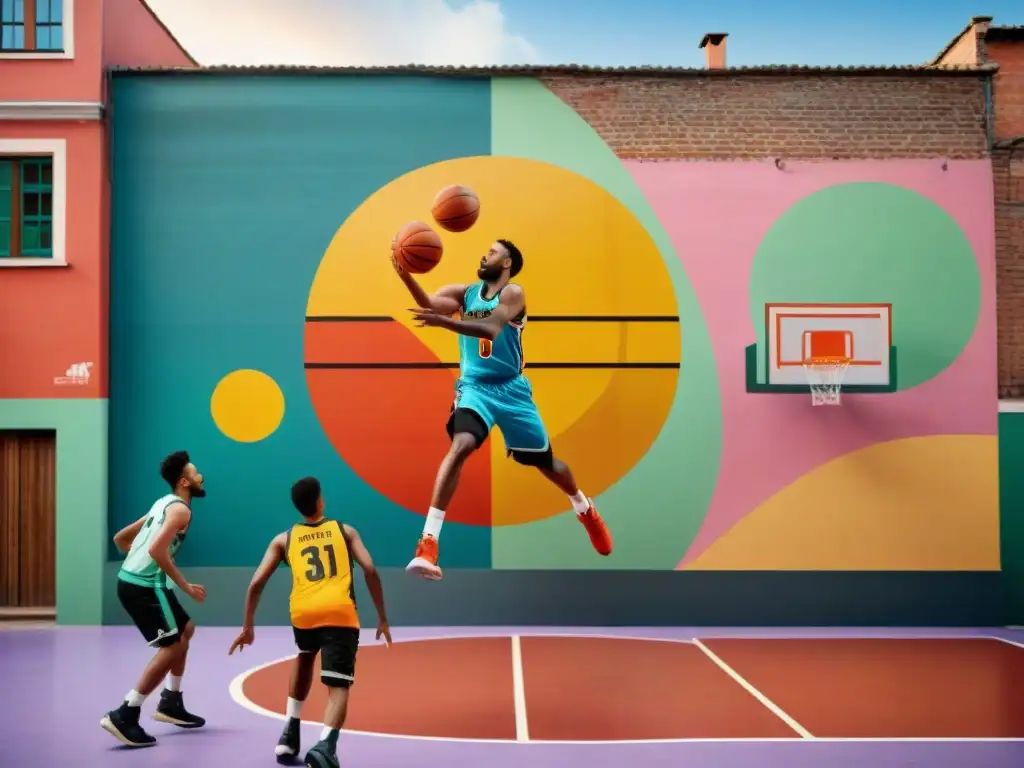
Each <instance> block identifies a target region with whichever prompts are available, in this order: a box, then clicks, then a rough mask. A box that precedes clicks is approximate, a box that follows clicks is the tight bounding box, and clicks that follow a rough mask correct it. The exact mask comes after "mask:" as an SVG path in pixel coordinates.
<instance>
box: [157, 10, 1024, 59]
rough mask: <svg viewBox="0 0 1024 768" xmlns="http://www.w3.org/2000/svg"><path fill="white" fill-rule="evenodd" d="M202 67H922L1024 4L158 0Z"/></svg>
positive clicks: (1007, 19) (1020, 16)
mask: <svg viewBox="0 0 1024 768" xmlns="http://www.w3.org/2000/svg"><path fill="white" fill-rule="evenodd" d="M148 2H149V4H150V6H151V7H152V8H153V10H154V11H156V12H157V13H158V14H159V16H160V17H161V18H162V19H163V21H164V22H165V23H166V24H167V26H168V27H169V28H170V29H171V30H172V31H173V32H174V33H175V35H176V36H177V37H178V39H179V40H181V42H182V44H184V45H185V47H186V48H188V49H189V50H190V51H191V52H192V54H193V55H194V56H195V57H196V58H197V59H198V60H199V61H200V63H202V64H293V65H331V66H346V65H389V64H390V65H396V64H397V65H400V64H410V63H415V64H451V65H460V64H462V65H493V64H540V63H544V64H559V63H578V64H596V65H605V66H637V65H642V64H654V65H675V66H694V67H699V66H703V61H704V59H703V52H702V51H700V50H699V49H698V48H697V43H698V41H699V40H700V38H701V36H702V35H703V34H704V33H705V32H728V33H729V34H730V37H729V40H728V52H729V53H728V57H729V61H728V64H729V65H731V66H737V65H756V64H809V65H829V64H832V65H850V64H919V63H923V62H925V61H927V60H929V59H931V58H932V57H934V56H935V54H936V53H938V51H939V50H940V49H941V48H942V47H943V45H945V43H946V42H947V41H948V40H949V39H950V38H952V37H953V36H954V35H955V34H957V33H958V32H959V31H960V29H961V28H962V27H963V26H964V25H965V24H966V23H967V21H968V19H970V17H971V16H974V15H979V14H985V15H990V16H995V17H996V23H997V24H1024V2H1022V0H983V2H981V1H980V0H899V2H892V0H857V2H855V3H852V2H851V3H838V2H836V3H827V2H821V0H817V1H815V0H715V1H714V2H707V0H705V1H704V2H695V1H694V0H148Z"/></svg>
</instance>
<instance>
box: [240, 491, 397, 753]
mask: <svg viewBox="0 0 1024 768" xmlns="http://www.w3.org/2000/svg"><path fill="white" fill-rule="evenodd" d="M292 503H293V504H294V505H295V508H296V509H298V510H299V513H300V514H301V515H302V517H303V520H302V522H301V523H297V524H296V525H294V526H292V528H291V530H289V531H286V532H285V533H281V534H278V535H277V536H275V537H274V539H273V541H271V542H270V546H269V547H268V548H267V552H266V554H265V555H264V556H263V562H262V563H260V566H259V568H257V569H256V573H255V574H254V575H253V577H252V582H251V583H250V584H249V591H248V593H247V594H246V596H245V620H244V624H243V626H242V632H241V634H239V635H238V637H237V638H236V639H235V642H234V643H233V644H232V645H231V650H230V651H228V655H229V656H230V655H231V654H233V653H234V652H235V649H238V650H241V649H242V648H244V647H245V646H246V645H252V643H253V641H254V640H255V630H254V624H255V620H256V606H257V605H258V604H259V601H260V596H261V595H262V594H263V588H264V587H265V586H266V585H267V582H268V581H269V580H270V577H271V575H272V574H273V573H274V571H275V570H277V567H278V566H279V565H280V564H281V563H287V565H288V567H289V568H290V569H291V572H292V591H291V598H290V600H289V608H290V609H291V619H292V628H293V631H294V634H295V645H296V646H297V648H298V651H299V652H298V655H297V656H296V657H295V662H294V665H293V667H292V679H291V684H290V687H289V693H288V723H287V724H286V725H285V728H284V733H282V734H281V739H280V740H279V741H278V743H277V749H276V754H277V762H278V763H281V764H288V763H291V762H292V761H293V760H294V759H295V758H296V757H297V756H298V753H299V748H300V744H299V722H300V714H301V710H302V703H303V702H304V701H305V700H306V697H307V696H308V695H309V689H310V687H311V686H312V684H313V662H314V661H315V660H316V655H317V653H319V654H320V655H321V656H320V667H321V669H320V681H321V682H322V683H323V684H324V685H326V686H327V688H328V691H329V696H328V699H327V710H326V712H325V713H324V724H325V727H324V730H323V733H321V734H320V741H319V742H318V743H317V744H315V745H314V746H313V747H312V748H311V749H310V750H309V752H307V753H306V759H305V763H306V765H307V766H309V768H339V765H338V755H337V749H338V732H339V731H340V730H341V727H342V725H344V723H345V714H346V711H347V710H348V690H349V687H350V686H351V685H352V683H353V682H354V681H355V671H356V652H357V651H358V650H359V613H358V611H357V610H356V596H355V585H354V583H353V581H352V576H353V573H352V561H353V560H355V562H356V563H358V564H359V567H360V568H362V569H363V578H365V579H366V586H367V588H368V589H369V591H370V597H371V598H373V605H374V607H375V608H376V609H377V639H378V640H380V638H381V637H383V638H384V641H385V642H386V643H387V644H388V645H391V630H390V628H389V627H388V619H387V612H386V611H385V609H384V588H383V586H382V585H381V583H380V575H379V574H378V573H377V569H376V568H375V567H374V565H373V559H372V558H371V557H370V553H369V552H368V551H367V550H366V546H365V545H364V544H363V540H362V539H361V538H360V537H359V532H358V531H356V529H355V528H353V527H352V526H350V525H343V524H342V523H339V522H338V521H337V520H331V519H328V518H326V517H324V498H323V494H322V493H321V491H320V481H318V480H317V479H316V478H315V477H304V478H303V479H301V480H299V481H298V482H297V483H295V485H293V486H292Z"/></svg>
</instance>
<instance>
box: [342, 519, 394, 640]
mask: <svg viewBox="0 0 1024 768" xmlns="http://www.w3.org/2000/svg"><path fill="white" fill-rule="evenodd" d="M341 531H342V534H343V535H344V536H345V542H346V543H347V544H348V551H349V553H350V554H351V555H352V559H353V560H355V561H356V563H358V564H359V567H360V568H362V569H363V578H364V579H366V588H367V589H368V590H369V591H370V598H371V599H372V600H373V607H374V608H376V609H377V639H378V640H380V638H381V637H382V636H383V637H384V640H385V641H386V642H387V644H388V645H391V629H390V627H389V625H388V612H387V609H386V608H385V607H384V585H383V584H382V583H381V581H380V574H379V573H378V572H377V566H375V565H374V564H373V558H372V557H370V551H369V550H368V549H367V548H366V545H365V544H363V539H362V537H361V536H360V535H359V531H357V530H356V529H355V528H353V527H352V526H351V525H344V526H342V529H341Z"/></svg>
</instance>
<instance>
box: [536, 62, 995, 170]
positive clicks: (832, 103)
mask: <svg viewBox="0 0 1024 768" xmlns="http://www.w3.org/2000/svg"><path fill="white" fill-rule="evenodd" d="M542 79H543V82H544V83H545V84H546V85H547V86H548V87H549V88H550V89H551V90H552V91H553V92H554V93H556V94H557V95H558V96H559V97H560V98H561V99H563V100H564V101H565V102H566V103H568V104H569V105H570V106H571V107H572V108H573V109H575V110H576V111H577V112H578V113H579V114H580V115H582V116H583V117H584V118H585V119H586V120H587V122H589V123H590V124H591V125H592V126H593V127H594V129H595V130H596V131H597V132H598V133H599V134H600V135H601V137H602V138H603V139H604V140H605V141H606V142H607V143H608V144H609V146H611V147H612V149H614V150H615V152H616V153H617V154H618V155H619V156H620V157H622V158H631V159H651V160H658V159H692V160H707V159H716V160H718V159H720V160H732V159H758V158H770V157H781V158H783V159H786V158H791V159H796V158H809V159H822V160H830V159H834V158H838V159H847V158H896V157H899V158H911V157H949V158H976V157H983V156H984V155H985V153H986V134H985V96H984V89H983V85H982V83H983V80H984V77H983V76H982V75H980V74H978V75H973V74H972V75H946V76H936V75H920V74H909V73H903V74H900V73H894V74H893V75H848V74H837V73H832V74H828V73H825V74H822V73H818V74H814V73H803V72H799V71H794V72H793V73H791V74H772V75H766V76H757V75H748V74H743V75H724V76H722V75H716V76H710V77H702V76H699V75H697V76H692V77H686V76H683V77H679V76H677V77H634V76H614V77H609V76H597V75H594V76H587V75H583V76H580V75H577V76H548V77H544V78H542Z"/></svg>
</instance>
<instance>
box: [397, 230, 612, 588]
mask: <svg viewBox="0 0 1024 768" xmlns="http://www.w3.org/2000/svg"><path fill="white" fill-rule="evenodd" d="M392 264H393V265H394V267H395V271H396V272H398V275H399V277H400V278H401V279H402V282H404V283H405V286H406V288H408V289H409V293H411V294H412V297H413V299H414V300H415V301H416V303H417V304H418V305H419V306H420V309H418V310H413V313H414V314H415V316H416V321H417V326H418V327H433V328H444V329H445V330H449V331H453V332H455V333H457V334H459V379H458V381H457V382H456V383H455V402H454V403H453V404H452V408H451V413H450V414H449V416H448V425H447V428H448V435H449V437H450V438H451V441H452V443H451V448H450V449H449V450H448V455H447V456H445V458H444V461H442V462H441V467H440V469H438V471H437V479H436V480H435V482H434V493H433V496H432V498H431V501H430V509H429V510H428V512H427V521H426V524H425V525H424V527H423V535H422V536H421V537H420V541H419V544H418V545H417V547H416V554H415V556H414V557H413V559H412V561H411V562H410V563H409V565H408V566H406V570H407V571H409V572H410V573H415V574H417V575H419V576H422V577H424V578H427V579H432V580H437V579H440V578H441V569H440V568H439V567H438V565H437V560H438V537H439V536H440V534H441V524H442V523H443V522H444V513H445V509H446V508H447V507H448V504H449V503H450V502H451V500H452V497H453V496H454V494H455V489H456V487H457V485H458V482H459V473H460V471H461V469H462V465H463V464H464V463H465V462H466V459H467V458H469V456H470V455H471V454H472V453H473V451H475V450H476V449H477V448H479V447H480V446H481V445H483V443H484V441H485V440H486V439H487V436H488V435H489V434H490V432H491V429H493V428H494V427H495V426H497V427H498V429H500V430H501V434H502V437H503V438H504V440H505V448H506V450H507V452H508V455H509V456H511V457H512V458H513V459H514V460H515V461H517V462H518V463H520V464H523V465H525V466H529V467H536V468H537V469H538V470H540V472H541V473H542V474H543V475H544V476H545V477H546V478H547V479H548V480H550V481H551V482H552V483H554V484H555V485H556V486H558V487H559V488H560V489H561V490H562V492H563V493H565V494H566V495H567V496H568V497H569V502H570V503H571V504H572V508H573V510H574V511H575V513H576V516H577V518H578V519H579V521H580V522H581V523H583V525H584V527H585V528H586V531H587V534H588V535H589V536H590V543H591V545H592V546H593V547H594V549H595V550H596V551H597V553H598V554H601V555H609V554H611V551H612V537H611V534H610V533H609V531H608V527H607V526H606V525H605V523H604V521H603V520H602V519H601V516H600V515H599V514H598V513H597V509H595V507H594V502H593V501H592V500H591V499H589V498H587V497H586V496H585V495H584V494H583V493H582V491H580V489H579V488H578V487H577V486H576V480H575V479H574V478H573V475H572V471H570V469H569V467H568V466H567V465H566V464H565V463H564V462H562V461H559V460H558V459H557V458H555V456H554V454H553V453H552V450H551V443H550V441H549V440H548V433H547V429H545V427H544V422H543V420H542V419H541V417H540V413H538V411H537V405H536V404H535V403H534V402H533V389H532V387H531V386H530V382H529V380H528V379H527V378H526V377H525V376H524V375H523V368H524V365H525V360H524V356H523V331H524V330H525V328H526V293H525V292H524V291H523V289H522V287H521V286H519V285H517V284H515V283H512V282H510V281H511V280H512V278H513V277H515V276H516V275H518V274H519V272H520V271H521V270H522V268H523V255H522V253H520V251H519V249H518V248H517V247H516V246H515V245H514V244H513V243H512V242H510V241H508V240H498V241H497V242H495V243H494V244H492V245H491V247H490V249H489V250H488V251H487V255H486V256H484V257H483V258H482V259H480V267H479V269H477V273H476V275H477V277H478V278H479V280H478V281H476V282H474V283H469V284H467V285H448V286H445V287H443V288H441V289H440V290H439V291H438V292H437V293H435V294H434V295H433V296H430V295H428V294H427V293H426V292H425V291H424V290H423V288H422V287H420V285H419V283H417V282H416V280H415V279H414V278H413V277H412V275H410V274H408V273H407V272H405V270H403V269H402V268H401V267H400V266H399V264H398V262H397V261H396V260H395V258H394V256H392ZM455 314H459V315H460V316H461V317H459V318H455V317H453V316H454V315H455Z"/></svg>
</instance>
